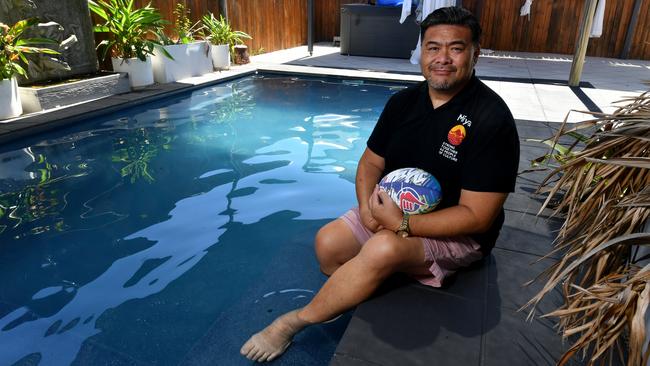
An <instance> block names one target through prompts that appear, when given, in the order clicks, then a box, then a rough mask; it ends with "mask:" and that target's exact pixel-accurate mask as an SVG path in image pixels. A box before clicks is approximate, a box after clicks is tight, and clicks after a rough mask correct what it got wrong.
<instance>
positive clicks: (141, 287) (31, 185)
mask: <svg viewBox="0 0 650 366" xmlns="http://www.w3.org/2000/svg"><path fill="white" fill-rule="evenodd" d="M330 84H331V85H330ZM332 85H334V86H335V87H334V88H332ZM361 86H363V88H364V90H368V89H372V87H371V86H368V85H363V84H362V83H350V84H349V85H343V84H342V83H340V82H334V81H328V82H325V81H313V80H303V79H298V78H287V77H266V78H265V77H252V78H247V79H244V80H242V81H239V82H234V83H232V84H229V85H227V86H223V85H221V86H215V87H210V88H206V89H204V90H200V91H197V92H195V93H193V94H192V95H191V97H184V98H177V99H175V100H173V101H172V102H171V103H170V102H169V101H167V102H165V103H163V102H160V103H158V105H154V106H153V107H145V108H139V109H135V110H130V111H126V112H124V113H123V114H121V115H120V114H118V115H115V116H112V117H110V118H106V119H103V120H98V121H95V122H94V123H90V124H88V125H85V126H83V127H75V129H73V130H71V131H68V132H66V133H65V134H62V133H60V134H58V135H52V136H48V137H47V138H46V139H44V140H43V141H42V142H40V143H37V144H34V145H33V146H30V147H25V148H22V149H17V150H12V151H8V152H3V153H0V172H2V175H0V249H2V250H1V251H0V281H1V282H0V344H2V345H3V347H0V360H3V362H5V361H7V362H9V363H13V362H16V361H18V360H20V359H22V358H24V357H32V356H29V355H33V354H38V358H39V359H40V364H42V365H49V364H53V365H62V364H70V363H72V362H73V361H74V360H75V358H76V357H77V355H78V354H79V353H80V352H79V351H80V349H82V347H83V346H84V344H85V342H87V341H88V340H89V339H91V338H93V339H95V340H96V341H97V342H99V341H100V340H101V341H102V342H104V341H106V340H104V339H102V338H98V336H99V335H100V334H101V333H102V332H105V331H106V324H107V322H109V323H114V325H113V326H112V328H120V327H127V328H128V327H130V326H131V325H130V324H129V321H130V318H120V317H119V316H117V315H114V314H115V312H112V313H111V312H110V310H112V309H118V308H121V307H124V306H126V304H127V303H133V301H142V300H143V299H145V298H149V297H152V296H153V295H154V294H160V293H165V292H166V293H168V294H169V295H167V296H174V293H173V292H169V291H165V290H166V289H168V288H169V286H170V284H172V282H174V281H179V280H180V279H181V278H182V277H183V275H184V274H186V273H188V271H190V270H192V269H193V268H194V267H195V266H196V265H197V264H198V263H199V262H201V261H202V260H204V259H205V258H206V255H207V254H208V253H209V251H210V250H213V249H212V248H215V247H218V245H219V244H220V243H221V238H222V237H223V236H224V235H225V234H226V233H227V231H228V230H229V228H230V227H232V226H233V225H254V224H256V223H258V222H260V221H261V220H264V219H267V218H269V217H271V216H273V215H276V214H277V213H281V212H291V213H294V214H293V215H292V216H291V219H290V220H322V219H331V218H334V217H337V216H338V215H340V214H341V213H342V212H343V211H344V210H345V209H347V208H348V206H349V205H350V204H352V203H353V202H354V187H353V182H354V172H355V170H356V161H357V159H358V157H359V156H360V155H361V152H362V151H363V149H364V148H365V140H366V138H367V136H368V134H369V131H370V130H371V128H372V126H373V125H374V121H375V120H376V118H377V116H378V113H379V112H380V109H378V108H377V106H378V105H379V106H381V105H383V103H384V101H385V100H386V99H387V98H388V96H389V95H390V94H391V93H392V92H394V90H390V88H389V87H385V86H375V87H374V89H375V90H374V92H375V93H374V95H370V94H372V93H367V92H363V93H362V92H360V91H359V88H360V87H361ZM350 101H353V103H350ZM278 106H281V107H278ZM278 230H283V229H282V228H278ZM240 240H242V241H246V238H245V237H241V238H240ZM246 243H247V245H246V246H242V249H240V250H242V251H243V252H242V255H244V256H245V255H247V254H245V253H246V251H247V250H254V248H252V247H251V246H252V245H255V243H253V242H246ZM282 244H283V243H277V245H282ZM244 258H246V257H244ZM248 260H249V261H255V260H257V259H256V258H250V259H248ZM211 265H213V266H214V271H217V272H218V271H219V270H220V269H219V267H218V266H224V265H226V264H222V263H220V262H214V263H211ZM246 272H247V271H242V272H237V276H244V275H246ZM233 280H235V279H233ZM236 280H241V279H236ZM260 280H262V279H260ZM247 281H249V282H251V281H253V280H247ZM257 281H258V280H254V281H253V282H257ZM307 285H309V284H305V286H307ZM313 285H314V286H315V287H316V286H317V283H313ZM276 288H277V287H276ZM275 291H278V292H277V294H285V293H287V295H292V296H294V295H295V296H298V297H297V298H296V299H304V298H307V297H309V296H311V292H313V290H310V289H309V288H306V289H303V288H300V289H296V288H289V289H286V288H285V289H283V290H275ZM210 292H211V293H210V294H197V296H214V295H215V292H216V296H232V295H233V294H232V293H231V294H225V293H224V294H219V289H211V291H210ZM289 292H296V293H295V294H293V293H291V294H289ZM266 294H267V295H268V296H262V298H263V299H265V301H270V300H271V299H272V298H273V296H272V295H273V294H274V292H272V291H271V292H266ZM170 302H173V298H171V299H170ZM199 302H200V301H199ZM186 306H187V308H185V309H184V311H186V312H188V313H192V312H193V311H194V310H193V308H192V306H193V305H192V304H187V305H186ZM151 311H154V312H155V311H156V308H155V307H154V308H152V309H151ZM219 311H225V309H223V310H219ZM109 313H111V314H113V315H111V316H110V317H109V316H107V314H109ZM158 321H159V322H160V323H163V324H164V323H165V321H166V319H164V318H163V317H160V319H159V320H158ZM191 321H193V322H196V323H197V324H202V323H211V321H212V320H211V319H202V318H194V319H192V320H191ZM170 326H173V325H170ZM170 331H171V330H170ZM224 336H225V337H229V336H232V335H227V334H226V335H224ZM144 341H145V342H146V340H144ZM165 341H167V342H175V341H174V338H170V339H167V340H165ZM139 342H143V340H141V339H139ZM187 342H188V344H193V343H194V342H195V340H193V339H188V340H187ZM4 345H7V347H4ZM111 347H114V348H119V347H118V346H116V345H113V346H111ZM162 348H163V349H164V348H165V347H164V346H163V347H162ZM143 352H146V351H143ZM169 352H171V351H169ZM181 356H182V354H181V355H175V356H172V355H170V354H164V352H163V353H162V354H158V355H156V357H159V360H167V359H169V357H181ZM30 359H31V358H30ZM136 359H138V357H136ZM153 361H155V360H153Z"/></svg>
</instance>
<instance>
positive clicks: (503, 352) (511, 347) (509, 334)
mask: <svg viewBox="0 0 650 366" xmlns="http://www.w3.org/2000/svg"><path fill="white" fill-rule="evenodd" d="M498 309H499V312H500V314H499V321H498V323H497V325H496V326H495V327H493V328H491V329H486V331H485V334H484V348H483V350H482V358H483V362H482V363H481V365H484V366H503V365H513V366H514V365H517V366H519V365H535V366H538V365H539V366H541V365H548V366H553V365H555V364H556V360H558V359H559V358H560V356H561V355H562V353H563V352H564V351H565V350H566V349H567V347H568V345H566V344H562V339H561V337H560V335H558V334H557V333H556V331H555V329H554V328H553V326H554V323H553V322H551V321H550V320H548V319H535V320H534V321H532V322H527V321H526V316H525V314H522V313H518V312H516V311H514V310H512V309H509V308H504V307H499V308H498ZM569 364H570V365H578V363H569ZM459 365H460V364H459Z"/></svg>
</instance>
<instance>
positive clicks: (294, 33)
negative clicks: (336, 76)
mask: <svg viewBox="0 0 650 366" xmlns="http://www.w3.org/2000/svg"><path fill="white" fill-rule="evenodd" d="M148 2H149V0H136V4H137V5H139V6H143V5H145V4H147V3H148ZM179 2H182V3H184V4H185V5H186V6H188V7H189V8H190V9H191V19H192V20H194V21H196V20H198V19H200V17H201V16H202V15H203V14H206V13H208V12H212V13H214V14H215V15H217V16H218V15H219V6H218V3H219V2H218V1H217V0H172V1H163V0H153V1H152V2H151V3H152V5H153V6H155V7H156V8H158V9H160V11H161V13H162V14H163V16H164V17H165V19H168V20H169V21H173V19H174V16H173V10H174V7H175V6H176V4H177V3H179ZM366 2H367V0H314V8H315V9H314V23H315V24H314V26H315V29H314V40H315V41H331V40H332V39H333V37H334V36H337V35H339V33H340V19H341V5H342V4H347V3H366ZM523 3H524V1H523V0H501V1H488V0H463V6H465V7H466V8H468V9H469V10H471V11H472V12H474V13H475V14H477V16H478V17H479V20H480V22H481V25H482V26H483V31H484V34H483V38H482V46H483V47H484V48H490V49H494V50H500V51H524V52H548V53H560V54H569V55H570V54H573V52H574V47H575V42H576V39H577V33H578V26H579V24H580V19H581V17H582V11H583V8H584V3H585V0H573V1H568V0H535V1H534V2H533V6H532V8H531V15H530V17H522V16H519V9H520V8H521V6H522V4H523ZM634 3H635V0H609V1H607V6H606V9H605V22H604V27H603V35H602V36H601V37H600V38H592V39H590V41H589V47H588V48H587V55H589V56H601V57H620V55H621V52H622V51H623V46H624V43H625V37H626V34H627V28H628V24H629V22H630V20H631V18H632V11H633V10H634ZM228 15H229V17H230V22H231V23H232V25H233V27H234V28H235V29H238V30H242V31H244V32H246V33H248V34H250V35H251V36H252V37H253V39H252V40H251V41H247V42H246V44H247V45H248V46H249V49H250V51H251V52H252V53H256V52H259V51H260V50H261V49H264V51H267V52H270V51H275V50H279V49H283V48H289V47H295V46H299V45H304V44H306V43H307V0H229V1H228ZM629 57H630V58H635V59H646V60H647V59H650V0H644V1H643V2H642V6H641V9H640V14H639V15H638V23H637V26H636V29H635V31H634V37H633V39H632V47H631V50H630V54H629Z"/></svg>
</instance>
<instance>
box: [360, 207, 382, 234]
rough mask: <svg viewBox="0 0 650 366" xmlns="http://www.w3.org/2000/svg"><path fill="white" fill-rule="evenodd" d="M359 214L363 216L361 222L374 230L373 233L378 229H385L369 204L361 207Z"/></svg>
mask: <svg viewBox="0 0 650 366" xmlns="http://www.w3.org/2000/svg"><path fill="white" fill-rule="evenodd" d="M359 215H360V216H361V222H362V223H363V226H365V227H367V228H368V230H370V231H372V232H373V233H376V232H377V231H379V230H381V229H383V228H382V227H381V226H380V225H379V223H378V222H377V220H375V218H374V217H372V214H371V213H370V208H369V207H368V205H363V206H361V207H359Z"/></svg>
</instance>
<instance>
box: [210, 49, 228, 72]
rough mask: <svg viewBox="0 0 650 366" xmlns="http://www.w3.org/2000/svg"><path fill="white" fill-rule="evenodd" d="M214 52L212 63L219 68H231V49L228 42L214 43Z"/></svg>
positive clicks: (211, 50) (212, 52) (212, 51)
mask: <svg viewBox="0 0 650 366" xmlns="http://www.w3.org/2000/svg"><path fill="white" fill-rule="evenodd" d="M210 52H211V54H212V65H213V66H214V68H215V69H217V70H224V69H229V68H230V49H229V48H228V45H227V44H218V45H212V47H210Z"/></svg>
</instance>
